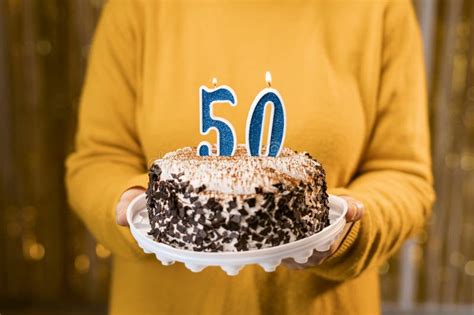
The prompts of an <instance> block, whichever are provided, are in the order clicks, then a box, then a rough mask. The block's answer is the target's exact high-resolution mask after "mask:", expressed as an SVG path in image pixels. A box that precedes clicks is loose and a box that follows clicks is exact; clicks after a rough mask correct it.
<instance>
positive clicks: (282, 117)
mask: <svg viewBox="0 0 474 315" xmlns="http://www.w3.org/2000/svg"><path fill="white" fill-rule="evenodd" d="M265 80H266V81H267V85H268V87H266V88H264V89H263V90H261V91H260V93H258V95H257V96H256V97H255V99H254V101H253V103H252V106H251V107H250V112H249V115H248V117H247V128H246V146H247V153H248V154H249V155H251V156H261V155H262V152H261V149H262V138H263V119H264V113H265V107H266V106H267V104H268V103H271V104H272V105H273V106H272V113H271V115H270V128H269V134H268V141H267V148H266V151H265V152H266V155H267V156H273V157H275V156H278V154H280V151H281V148H282V146H283V141H284V139H285V132H286V112H285V105H284V104H283V99H282V97H281V95H280V93H279V92H278V91H277V90H276V89H274V88H272V87H271V84H272V77H271V74H270V72H268V71H267V73H266V74H265Z"/></svg>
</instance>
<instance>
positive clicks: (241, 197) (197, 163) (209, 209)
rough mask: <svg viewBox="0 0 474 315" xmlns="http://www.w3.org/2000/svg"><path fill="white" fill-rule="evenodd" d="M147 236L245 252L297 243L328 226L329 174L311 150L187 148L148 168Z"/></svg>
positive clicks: (178, 243) (178, 245)
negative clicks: (264, 152) (266, 152)
mask: <svg viewBox="0 0 474 315" xmlns="http://www.w3.org/2000/svg"><path fill="white" fill-rule="evenodd" d="M146 195H147V209H148V216H149V220H150V225H151V231H150V232H149V234H150V235H151V236H152V237H153V238H154V239H155V240H156V241H158V242H161V243H164V244H168V245H170V246H173V247H175V248H181V249H187V250H193V251H205V252H217V251H219V252H221V251H225V252H227V251H229V252H235V251H244V250H255V249H261V248H268V247H272V246H277V245H281V244H285V243H289V242H293V241H296V240H299V239H302V238H305V237H307V236H310V235H313V234H314V233H317V232H319V231H321V230H322V229H323V228H324V227H326V226H327V225H329V218H328V214H329V207H328V196H327V194H326V182H325V173H324V170H323V168H322V166H321V164H320V163H319V162H318V161H316V160H315V159H313V158H312V157H311V156H310V155H309V154H308V153H297V152H295V151H293V150H290V149H288V148H283V149H282V151H281V153H280V155H279V156H278V157H266V156H258V157H255V156H248V155H247V150H246V148H245V146H244V145H238V146H237V149H236V152H235V155H233V156H230V157H226V156H204V157H203V156H198V155H197V153H196V148H192V147H186V148H182V149H179V150H177V151H174V152H170V153H168V154H166V155H165V156H164V157H163V158H161V159H158V160H156V161H155V162H154V163H153V164H152V165H151V167H150V171H149V184H148V189H147V192H146Z"/></svg>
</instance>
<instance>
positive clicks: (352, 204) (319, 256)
mask: <svg viewBox="0 0 474 315" xmlns="http://www.w3.org/2000/svg"><path fill="white" fill-rule="evenodd" d="M340 197H341V198H344V199H345V200H346V201H347V204H348V206H349V207H348V209H347V213H346V221H347V223H346V225H345V226H344V230H343V232H342V233H341V235H339V237H338V238H337V239H336V240H335V241H334V243H333V244H332V245H331V247H330V248H329V250H328V251H325V252H318V251H314V253H313V256H311V257H309V259H308V261H307V262H306V263H304V264H299V263H297V262H295V261H294V260H293V259H292V258H288V259H285V260H283V264H284V265H285V266H286V267H288V268H290V269H294V270H301V269H305V268H309V267H314V266H317V265H319V264H321V263H322V262H323V261H324V260H326V259H327V258H328V257H329V256H331V255H332V254H334V252H335V251H336V250H337V249H338V248H339V246H340V245H341V243H342V241H343V240H344V238H345V237H346V235H347V233H348V232H349V230H350V228H351V226H352V224H353V223H354V222H356V221H358V220H360V219H361V218H362V216H363V215H364V205H363V204H362V202H360V201H359V200H356V199H354V198H352V197H348V196H340Z"/></svg>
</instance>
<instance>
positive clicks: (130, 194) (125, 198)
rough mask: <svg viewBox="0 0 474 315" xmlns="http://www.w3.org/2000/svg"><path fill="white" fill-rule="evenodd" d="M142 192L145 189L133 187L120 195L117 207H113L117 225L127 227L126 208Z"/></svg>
mask: <svg viewBox="0 0 474 315" xmlns="http://www.w3.org/2000/svg"><path fill="white" fill-rule="evenodd" d="M144 192H145V189H143V188H141V187H133V188H130V189H129V190H127V191H126V192H124V193H123V194H122V196H121V197H120V200H119V202H118V203H117V206H116V207H115V219H116V220H117V224H118V225H121V226H128V222H127V207H128V205H129V204H130V202H132V200H133V199H134V198H135V197H136V196H138V195H140V194H142V193H144Z"/></svg>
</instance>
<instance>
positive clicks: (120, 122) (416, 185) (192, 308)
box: [67, 0, 434, 315]
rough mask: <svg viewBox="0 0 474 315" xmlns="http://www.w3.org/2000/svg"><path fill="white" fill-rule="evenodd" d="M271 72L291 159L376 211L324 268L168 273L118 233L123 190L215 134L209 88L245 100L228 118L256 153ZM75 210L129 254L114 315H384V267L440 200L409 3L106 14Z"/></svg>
mask: <svg viewBox="0 0 474 315" xmlns="http://www.w3.org/2000/svg"><path fill="white" fill-rule="evenodd" d="M267 70H270V71H271V72H272V75H273V85H272V86H273V87H274V88H276V89H278V90H279V92H280V94H281V95H282V97H283V99H284V101H285V105H286V111H287V117H288V118H287V136H286V141H285V145H286V146H288V147H290V148H293V149H295V150H298V151H300V150H305V151H308V152H310V153H311V154H312V155H313V156H314V157H316V158H317V159H319V160H320V161H321V162H322V164H323V166H324V167H325V169H326V172H327V181H328V186H329V188H330V193H333V194H348V195H351V196H354V197H355V198H357V199H360V200H361V201H362V202H363V203H364V204H365V206H366V209H367V210H366V213H365V216H364V218H363V220H362V221H361V222H358V223H356V224H355V225H354V226H353V227H352V229H351V231H350V233H349V234H348V236H347V238H346V239H345V241H344V242H343V244H342V246H341V247H340V248H339V249H338V250H337V252H336V253H335V254H334V255H333V256H332V257H331V258H330V259H329V260H327V261H326V262H324V263H323V264H321V265H319V266H317V267H314V268H309V269H307V270H304V271H290V270H288V269H286V268H285V267H282V266H280V267H279V268H278V269H277V271H276V272H274V273H266V272H264V271H263V270H262V269H261V268H260V267H255V266H248V267H246V268H244V269H243V271H242V272H241V273H240V274H239V275H238V276H236V277H228V276H226V275H225V274H224V272H223V271H222V270H220V269H217V268H207V269H205V270H204V271H203V272H201V273H197V274H194V273H191V272H190V271H188V270H187V269H185V268H184V267H183V265H182V264H180V263H177V264H175V265H173V266H171V267H164V266H162V265H161V264H160V263H159V262H158V261H157V260H156V259H155V257H153V256H151V255H145V254H144V253H143V252H142V251H141V250H140V248H138V247H137V245H136V243H135V240H134V239H133V238H132V237H131V235H130V232H129V230H128V228H126V227H119V226H118V225H117V224H116V223H115V204H116V202H117V200H118V199H119V196H120V195H121V193H122V192H123V191H125V190H126V189H127V188H128V187H131V186H136V185H139V186H144V187H145V185H146V183H147V177H146V171H147V166H149V164H150V162H151V161H153V160H154V159H156V158H158V157H160V156H162V155H163V154H165V153H166V152H168V151H171V150H176V149H178V148H180V147H184V146H195V145H197V144H198V143H199V142H200V141H203V140H207V141H210V142H211V143H215V141H216V135H215V134H214V133H211V134H210V135H209V136H206V137H204V136H201V135H200V134H199V105H198V104H199V99H198V95H199V93H198V89H199V86H200V85H202V84H205V85H207V86H210V85H211V83H210V80H211V79H212V77H217V78H218V80H219V84H226V85H229V86H231V87H232V88H233V89H234V90H235V92H236V94H237V97H238V105H237V106H236V107H231V106H228V105H219V106H216V107H215V114H216V115H218V116H220V117H224V118H226V119H228V120H229V121H230V122H231V123H232V124H233V126H234V127H235V128H236V131H237V140H238V142H239V143H243V142H244V141H245V134H244V132H245V120H246V117H247V114H248V111H249V108H250V105H251V103H252V100H253V99H254V97H255V96H256V95H257V93H258V92H259V91H260V90H261V89H262V88H264V87H265V81H264V74H265V71H267ZM67 186H68V192H69V199H70V203H71V205H72V207H73V209H74V210H75V211H76V212H77V214H78V215H79V216H80V217H81V218H82V220H83V221H84V222H85V224H86V225H87V226H88V228H89V229H90V230H91V231H92V233H93V234H94V235H95V236H96V237H97V239H98V241H99V242H101V243H103V244H104V245H105V246H106V247H108V248H109V249H110V250H111V251H112V252H113V254H114V263H113V273H112V291H111V297H110V313H111V314H113V315H121V314H124V315H130V314H137V315H147V314H150V315H151V314H193V315H194V314H228V315H234V314H245V315H248V314H345V315H349V314H364V315H367V314H378V313H379V312H380V294H379V278H378V267H379V266H380V264H381V263H382V262H383V261H385V260H386V259H387V258H388V257H389V256H390V255H392V254H393V253H395V252H396V251H397V250H398V249H399V248H400V245H401V244H402V243H403V241H404V240H406V239H407V238H408V237H410V236H413V235H414V234H415V233H416V232H417V231H418V230H419V229H420V228H421V227H422V225H423V223H424V222H425V219H426V217H427V216H428V215H429V212H430V206H431V203H432V201H433V198H434V196H433V191H432V178H431V171H430V154H429V133H428V124H427V106H426V96H425V80H424V72H423V60H422V47H421V42H420V36H419V31H418V28H417V24H416V19H415V16H414V12H413V9H412V7H411V4H410V2H409V1H408V0H407V1H386V0H378V1H376V0H374V1H368V0H366V1H349V0H347V1H329V0H328V1H316V0H315V1H292V0H287V1H278V0H272V1H270V0H268V1H267V0H255V1H244V0H221V1H217V0H202V1H192V0H176V1H171V0H163V1H159V0H136V1H132V0H112V1H110V2H109V3H108V4H107V5H106V7H105V9H104V12H103V14H102V18H101V21H100V23H99V26H98V29H97V33H96V35H95V40H94V43H93V46H92V51H91V55H90V64H89V68H88V72H87V78H86V82H85V85H84V91H83V94H82V100H81V106H80V112H79V130H78V134H77V146H76V151H75V152H74V153H73V154H72V155H71V156H70V157H69V159H68V161H67Z"/></svg>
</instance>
